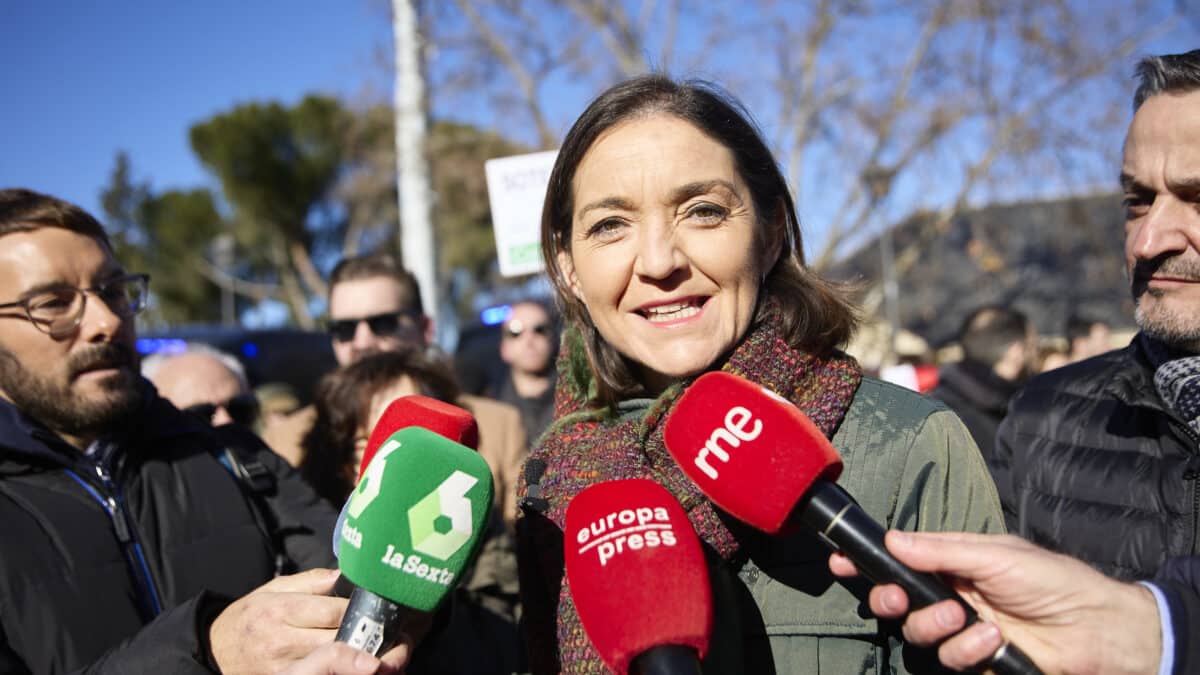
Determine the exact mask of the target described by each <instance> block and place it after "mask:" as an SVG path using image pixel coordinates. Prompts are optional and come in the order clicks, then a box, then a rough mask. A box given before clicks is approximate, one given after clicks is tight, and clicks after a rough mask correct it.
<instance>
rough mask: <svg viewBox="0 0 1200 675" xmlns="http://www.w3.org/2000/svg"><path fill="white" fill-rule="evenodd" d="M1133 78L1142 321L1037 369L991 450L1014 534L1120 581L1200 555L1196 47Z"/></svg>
mask: <svg viewBox="0 0 1200 675" xmlns="http://www.w3.org/2000/svg"><path fill="white" fill-rule="evenodd" d="M1138 75H1139V78H1140V84H1139V87H1138V90H1137V93H1136V95H1135V97H1134V106H1135V109H1136V112H1135V114H1134V118H1133V123H1132V124H1131V125H1130V129H1129V135H1128V137H1127V138H1126V141H1125V153H1124V161H1123V164H1122V170H1121V183H1122V187H1123V188H1124V190H1125V203H1126V218H1125V259H1126V262H1127V265H1128V271H1129V278H1130V280H1131V284H1132V291H1133V297H1134V300H1135V301H1136V304H1137V322H1138V326H1139V327H1140V328H1141V332H1140V333H1139V334H1138V336H1137V337H1136V338H1135V339H1134V341H1133V343H1132V344H1130V345H1129V346H1128V347H1126V348H1125V349H1122V350H1118V351H1114V352H1109V353H1107V354H1102V355H1100V356H1097V357H1094V358H1091V359H1088V360H1086V361H1081V362H1079V363H1076V364H1073V365H1071V366H1067V367H1065V368H1062V369H1059V370H1056V371H1051V372H1049V373H1047V374H1044V375H1042V376H1039V377H1037V378H1035V379H1034V380H1033V381H1032V382H1031V383H1030V384H1029V385H1028V386H1027V387H1026V388H1025V389H1024V390H1023V391H1022V392H1021V393H1020V394H1018V395H1017V396H1016V397H1015V398H1014V399H1013V401H1012V403H1011V405H1010V406H1009V414H1008V417H1007V418H1005V421H1004V422H1003V423H1002V424H1001V426H1000V429H999V431H998V433H997V438H996V454H995V457H994V458H993V459H992V461H991V468H992V475H993V476H994V477H995V478H996V484H997V488H998V490H999V492H1000V498H1001V501H1002V503H1003V505H1004V509H1005V512H1006V517H1007V518H1008V526H1009V530H1010V531H1012V532H1014V533H1016V534H1019V535H1021V536H1022V537H1025V538H1026V539H1029V540H1032V541H1034V542H1036V543H1038V544H1042V545H1044V546H1047V547H1050V548H1053V549H1056V550H1059V551H1062V552H1064V553H1068V554H1070V555H1072V556H1075V557H1077V558H1080V559H1082V560H1084V561H1086V562H1089V563H1091V564H1092V565H1094V566H1095V567H1097V568H1099V569H1100V570H1101V571H1103V572H1105V573H1107V574H1110V575H1112V576H1114V577H1117V578H1120V579H1144V578H1149V577H1152V576H1154V574H1155V573H1156V572H1157V571H1158V570H1159V568H1160V567H1161V566H1162V565H1163V563H1164V562H1165V561H1166V560H1167V559H1168V558H1169V557H1172V556H1180V555H1195V554H1197V553H1200V548H1198V546H1200V541H1198V536H1197V533H1198V532H1200V480H1198V478H1200V187H1198V183H1197V176H1200V50H1195V51H1192V52H1188V53H1186V54H1179V55H1172V56H1162V57H1151V58H1147V59H1144V60H1143V61H1142V62H1141V63H1140V64H1139V66H1138Z"/></svg>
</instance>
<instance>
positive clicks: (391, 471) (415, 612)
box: [336, 427, 493, 655]
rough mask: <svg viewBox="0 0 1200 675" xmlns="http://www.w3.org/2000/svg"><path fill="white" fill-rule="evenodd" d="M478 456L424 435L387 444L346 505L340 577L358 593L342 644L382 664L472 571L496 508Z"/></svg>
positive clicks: (401, 436)
mask: <svg viewBox="0 0 1200 675" xmlns="http://www.w3.org/2000/svg"><path fill="white" fill-rule="evenodd" d="M492 491H493V487H492V472H491V470H490V469H489V468H488V465H487V462H486V461H484V459H483V458H482V457H480V456H479V454H478V453H477V452H475V451H474V450H471V449H470V448H468V447H466V446H463V445H460V444H458V443H455V442H454V441H452V440H450V439H448V438H445V437H444V436H441V435H439V434H436V433H434V432H432V431H429V430H428V429H423V428H421V427H407V428H404V429H401V430H399V431H397V432H396V433H394V434H392V435H391V436H389V437H388V439H387V440H386V441H384V442H383V444H382V445H380V447H379V451H378V452H377V453H376V454H375V457H374V458H373V459H372V460H371V463H370V464H369V465H368V466H367V470H366V472H364V473H363V476H362V479H361V480H360V481H359V483H358V486H357V487H356V488H355V489H354V492H353V493H352V494H351V495H350V500H349V501H348V502H347V503H346V519H345V521H344V522H343V523H342V526H341V531H340V532H339V533H338V536H339V537H340V539H341V541H340V552H339V555H338V567H339V568H340V569H341V572H342V576H344V577H345V578H347V579H349V580H350V581H351V582H352V583H353V584H354V586H355V588H354V591H353V593H351V595H350V605H349V606H348V607H347V609H346V614H345V616H343V618H342V624H341V627H339V628H338V633H337V638H336V639H337V641H339V642H345V643H347V644H349V645H350V646H352V647H355V648H357V649H361V650H363V651H365V652H368V653H370V654H374V655H378V654H381V653H383V652H384V651H386V650H387V649H389V648H391V647H392V646H393V645H395V643H396V638H397V635H398V634H399V633H400V632H401V630H402V629H403V628H404V627H405V625H406V624H407V623H408V621H409V620H410V619H413V618H416V617H417V616H420V615H421V614H428V613H432V612H434V611H435V610H436V609H437V608H438V606H439V605H440V604H441V603H442V601H443V600H445V598H446V597H447V596H448V595H449V594H450V591H451V590H452V589H453V588H454V587H455V586H456V585H457V584H458V582H459V577H460V576H461V575H462V573H463V570H465V569H467V567H469V566H470V564H471V562H472V561H473V560H474V558H475V555H476V554H477V553H478V552H479V545H480V543H481V542H482V541H483V534H484V531H485V529H486V527H487V522H488V516H489V514H490V510H491V508H492Z"/></svg>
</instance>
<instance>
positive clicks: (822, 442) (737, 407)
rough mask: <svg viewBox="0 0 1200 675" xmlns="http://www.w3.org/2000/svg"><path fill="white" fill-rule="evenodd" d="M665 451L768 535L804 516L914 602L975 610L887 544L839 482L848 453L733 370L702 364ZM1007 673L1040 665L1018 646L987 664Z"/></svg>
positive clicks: (671, 423) (670, 423) (866, 570)
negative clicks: (899, 557)
mask: <svg viewBox="0 0 1200 675" xmlns="http://www.w3.org/2000/svg"><path fill="white" fill-rule="evenodd" d="M664 436H665V440H666V444H667V450H668V451H670V453H671V456H672V457H674V458H675V461H676V463H678V464H679V467H680V468H681V469H683V472H684V473H685V474H687V475H688V477H689V478H691V479H692V481H693V482H694V483H695V484H696V486H697V487H699V488H700V490H701V491H702V492H704V494H706V495H708V498H709V499H711V500H712V501H713V503H714V504H716V505H717V506H719V507H721V508H722V509H724V510H725V511H727V512H728V513H729V514H731V515H732V516H734V517H735V518H738V519H739V520H742V521H744V522H746V523H748V524H750V525H752V526H754V527H756V528H758V529H760V530H763V531H765V532H768V533H770V534H780V533H786V532H789V531H792V530H794V529H797V528H798V527H799V526H800V525H804V526H806V527H808V528H810V529H812V530H814V531H815V532H816V533H817V535H818V536H820V537H821V539H823V540H824V541H825V543H827V544H828V545H829V546H830V547H831V548H833V549H834V550H836V551H839V552H841V553H842V554H843V555H845V556H846V557H847V558H849V559H850V560H852V561H853V562H854V564H855V565H856V566H857V567H858V569H859V571H861V572H862V573H863V575H864V576H866V577H867V578H868V579H870V580H871V581H872V582H874V583H876V584H887V583H894V584H899V585H900V586H901V587H902V588H904V590H905V591H906V592H907V593H908V596H909V599H910V601H911V603H912V606H913V609H920V608H922V607H927V606H929V605H932V604H934V603H936V602H940V601H942V600H947V599H953V600H955V601H957V602H958V603H959V604H960V605H961V606H962V608H963V610H965V611H966V615H967V625H968V626H969V625H971V624H972V623H974V622H976V621H978V619H979V617H978V616H977V615H976V613H975V610H974V609H972V608H971V606H970V605H968V604H967V603H966V601H965V600H963V599H962V598H961V597H959V595H958V594H957V593H955V592H954V591H953V590H951V589H950V587H949V586H947V585H946V584H945V583H944V582H943V581H942V580H941V579H940V578H938V577H936V576H934V575H932V574H925V573H921V572H916V571H913V570H912V569H909V568H908V567H907V566H906V565H904V564H903V563H901V562H900V561H899V560H896V558H895V557H894V556H892V554H891V553H889V552H888V550H887V548H885V547H884V544H883V535H884V533H885V532H886V530H885V529H884V528H883V527H882V526H881V525H880V524H879V523H877V522H875V521H874V520H873V519H872V518H871V516H869V515H867V513H866V512H865V511H863V510H862V508H861V507H860V506H859V505H858V503H857V502H855V501H854V498H853V497H851V496H850V495H849V493H847V492H846V491H845V490H843V489H842V488H841V487H840V486H838V485H837V484H836V483H834V482H833V481H834V480H836V479H837V477H838V476H839V475H840V474H841V469H842V462H841V459H840V458H839V457H838V454H837V450H835V449H834V447H833V444H831V443H830V442H829V439H827V438H825V435H824V434H822V433H821V431H820V430H819V429H817V428H816V426H815V425H814V424H813V423H812V421H811V420H809V419H808V417H807V416H806V415H805V414H804V413H803V412H801V411H800V409H799V408H797V407H796V406H794V405H792V404H791V403H790V402H789V401H787V400H786V399H784V398H783V397H781V396H779V395H778V394H776V393H774V392H772V391H769V390H767V389H765V388H763V387H762V386H760V385H758V384H755V383H753V382H751V381H749V380H746V379H744V378H741V377H738V376H736V375H732V374H730V373H723V372H712V373H705V374H704V375H701V376H700V377H698V378H696V381H695V382H694V383H692V386H690V387H689V388H688V390H687V391H686V392H684V394H683V396H682V397H681V398H680V399H679V402H678V403H677V404H676V405H675V410H674V411H672V413H671V415H670V417H668V418H667V422H666V427H665V429H664ZM987 665H988V666H990V667H991V668H992V669H993V670H995V671H996V672H997V673H1000V675H1018V674H1020V675H1030V674H1033V673H1041V671H1040V670H1038V668H1037V666H1035V665H1034V664H1033V662H1032V661H1031V660H1029V657H1028V656H1026V655H1025V654H1024V653H1023V652H1021V650H1019V649H1017V647H1016V646H1015V645H1012V644H1007V643H1006V644H1004V645H1002V646H1001V647H1000V649H999V650H997V651H996V653H995V654H994V655H993V656H992V658H991V660H990V661H988V663H987Z"/></svg>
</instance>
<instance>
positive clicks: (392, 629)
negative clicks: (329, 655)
mask: <svg viewBox="0 0 1200 675" xmlns="http://www.w3.org/2000/svg"><path fill="white" fill-rule="evenodd" d="M343 578H344V577H343ZM339 581H340V580H339ZM414 611H415V610H413V609H411V608H409V607H406V606H404V605H400V604H397V603H395V602H392V601H391V600H388V599H387V598H385V597H383V596H381V595H376V594H375V593H372V592H371V591H368V590H367V589H365V588H361V587H358V586H355V587H354V591H353V592H351V593H350V604H349V605H348V606H347V607H346V613H345V615H343V616H342V625H341V626H339V627H338V632H337V636H336V637H334V641H336V642H345V643H346V644H348V645H350V646H351V647H354V648H355V649H360V650H362V651H364V652H366V653H368V654H370V655H372V656H379V655H380V654H382V653H384V652H386V651H387V650H389V649H391V648H392V647H394V646H396V642H397V637H399V635H400V629H401V627H403V625H404V620H405V619H406V618H407V617H408V616H409V615H410V614H411V613H412V612H414Z"/></svg>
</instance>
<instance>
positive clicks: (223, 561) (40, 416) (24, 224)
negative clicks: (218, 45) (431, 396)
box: [0, 189, 403, 673]
mask: <svg viewBox="0 0 1200 675" xmlns="http://www.w3.org/2000/svg"><path fill="white" fill-rule="evenodd" d="M148 281H149V280H148V278H147V277H146V275H144V274H136V273H131V272H129V271H128V270H126V269H125V268H123V267H122V266H121V265H120V264H119V263H118V262H117V260H116V258H115V256H114V254H113V249H112V246H111V244H110V243H109V240H108V237H107V235H106V234H105V232H104V229H103V227H102V226H101V225H100V223H99V222H97V221H96V220H95V219H94V218H93V217H92V216H90V215H89V214H88V213H87V212H85V211H83V210H82V209H80V208H79V207H77V206H74V205H72V204H68V203H66V202H64V201H62V200H59V199H55V198H54V197H50V196H47V195H43V194H39V193H36V192H32V191H29V190H21V189H10V190H0V542H3V544H2V545H0V672H4V673H29V672H33V673H58V672H66V671H76V670H83V669H86V670H87V671H88V672H96V673H104V672H165V673H189V672H203V673H207V672H214V671H217V670H221V671H225V672H239V673H242V672H244V673H254V672H277V671H279V670H281V669H283V668H284V667H286V666H288V665H290V664H292V662H294V661H296V660H299V659H301V658H303V657H304V656H306V655H307V654H309V653H310V652H311V651H313V650H314V649H316V648H317V647H318V646H319V645H321V644H322V643H325V642H328V641H330V640H332V638H333V635H334V633H335V632H336V628H337V626H338V623H339V622H340V619H341V615H342V613H343V612H344V609H345V605H346V600H344V599H340V598H332V597H324V594H326V593H328V591H329V590H330V589H331V588H332V586H333V583H334V581H335V579H336V577H337V574H336V571H334V570H327V569H325V570H321V569H318V570H312V571H310V572H306V573H301V574H296V575H293V576H281V577H278V578H275V579H273V580H272V577H274V576H275V575H276V574H277V573H278V571H279V562H280V561H281V560H283V559H288V560H291V561H292V562H294V563H295V565H296V566H298V567H299V568H301V569H303V568H310V567H314V566H317V565H329V564H330V563H332V560H333V559H332V555H331V552H330V550H329V538H330V534H331V531H332V527H333V520H334V514H333V512H332V511H331V510H330V509H329V508H328V507H327V506H325V505H324V504H323V502H321V500H319V499H318V498H317V497H316V495H315V494H314V493H313V492H312V491H311V490H310V489H308V487H307V486H306V485H305V484H304V483H303V482H302V481H301V480H299V477H298V476H297V475H296V474H295V473H294V472H293V471H291V470H290V469H289V468H288V467H286V465H284V463H283V462H282V461H281V460H279V459H278V458H276V457H274V455H273V454H272V453H271V452H270V451H269V450H267V449H266V447H265V446H263V445H262V444H261V442H257V440H256V439H254V438H253V436H252V435H249V434H248V433H246V432H238V431H237V430H236V429H234V428H232V427H225V428H222V429H214V428H212V427H211V426H210V425H209V424H207V422H206V421H204V420H200V419H196V418H195V417H194V416H192V415H189V414H186V413H183V412H181V411H179V410H178V409H176V408H175V407H174V406H172V405H171V404H170V403H169V402H167V401H166V400H165V399H163V398H160V397H159V396H158V394H157V392H156V391H155V390H154V387H153V386H151V385H150V383H149V382H147V381H146V380H143V379H142V378H141V377H140V376H139V375H138V369H137V358H136V353H135V350H134V344H135V333H134V317H135V316H136V315H137V314H138V313H139V312H140V311H141V310H142V308H143V307H144V306H145V302H146V297H147V285H148ZM223 462H225V463H228V464H229V465H230V467H240V468H241V469H246V468H247V467H254V468H255V469H256V470H255V471H253V472H251V477H250V478H247V479H246V480H245V481H243V480H240V479H239V477H238V476H239V475H240V474H238V472H237V471H235V470H233V469H232V468H227V467H225V466H222V463H223ZM251 483H252V484H251ZM259 488H261V489H259ZM264 582H266V583H264ZM251 591H254V592H251ZM235 598H238V599H236V600H235ZM402 656H403V655H401V654H393V655H392V657H393V658H400V657H402Z"/></svg>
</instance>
